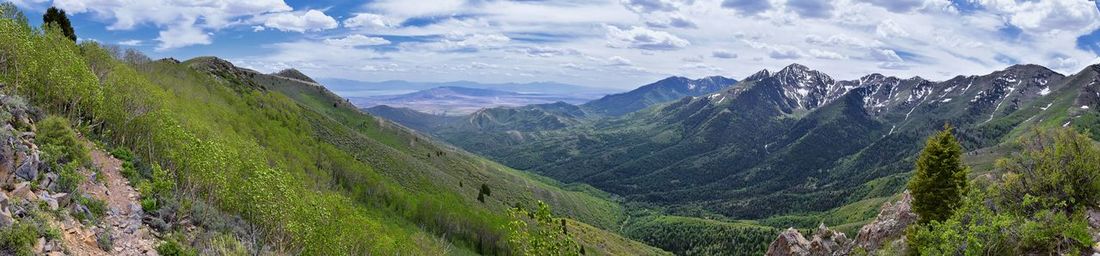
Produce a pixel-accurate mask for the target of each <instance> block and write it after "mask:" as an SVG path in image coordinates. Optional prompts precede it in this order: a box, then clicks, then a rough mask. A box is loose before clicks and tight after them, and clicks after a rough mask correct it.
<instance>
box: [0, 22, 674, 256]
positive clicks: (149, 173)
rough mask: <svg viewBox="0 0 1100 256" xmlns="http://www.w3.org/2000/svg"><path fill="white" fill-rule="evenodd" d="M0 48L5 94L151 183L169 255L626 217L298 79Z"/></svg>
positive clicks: (456, 248)
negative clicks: (539, 204) (528, 211)
mask: <svg viewBox="0 0 1100 256" xmlns="http://www.w3.org/2000/svg"><path fill="white" fill-rule="evenodd" d="M0 38H3V39H4V40H0V54H2V55H3V56H6V59H5V61H4V62H3V63H2V65H3V70H5V72H3V73H0V84H5V85H6V86H3V90H4V91H5V93H14V94H19V95H25V96H26V97H27V98H28V100H29V101H31V102H32V103H34V104H35V105H38V106H41V107H42V109H44V110H45V111H46V112H47V113H50V114H56V115H60V116H64V117H66V118H68V119H70V120H72V121H73V122H74V123H75V124H78V126H80V127H79V129H81V130H83V131H86V132H85V133H86V134H87V135H88V136H89V137H94V138H97V140H100V141H102V143H103V144H106V145H109V146H110V147H112V148H117V150H114V151H112V152H119V155H120V156H121V155H126V156H130V157H131V158H132V159H135V161H137V159H141V161H140V162H141V163H145V164H135V166H137V167H135V169H137V170H133V172H132V174H129V177H132V181H134V182H137V183H134V184H138V183H143V184H146V185H137V187H138V191H139V192H141V197H142V203H141V204H142V205H141V207H142V208H145V210H146V211H147V212H148V214H151V215H155V216H159V217H158V218H157V219H161V220H162V221H163V222H161V223H157V222H154V223H153V224H155V225H163V226H164V230H163V231H162V234H166V235H171V239H168V240H170V241H173V243H172V246H173V248H177V249H180V248H182V249H184V250H187V248H190V247H192V246H194V247H199V249H200V250H206V249H225V248H221V247H218V246H225V245H226V244H225V243H222V242H216V243H213V242H212V243H200V241H206V240H202V239H199V238H200V237H196V236H197V235H199V234H197V233H193V232H190V228H189V226H188V225H187V223H192V224H194V225H197V226H199V228H201V229H206V230H213V231H214V232H215V234H217V235H218V238H217V241H223V242H224V241H234V242H235V243H238V244H239V242H245V241H247V242H248V244H251V245H252V247H249V248H246V250H248V252H249V253H254V254H255V253H286V254H298V253H301V254H322V255H334V254H425V255H442V254H469V253H482V254H506V253H507V252H508V251H509V250H510V248H509V246H508V243H507V242H505V241H504V240H503V239H504V238H505V236H507V235H508V231H507V230H506V229H505V224H506V223H509V222H510V221H512V220H511V219H510V218H509V217H508V216H506V214H505V210H507V209H509V208H511V207H513V206H520V207H530V205H532V204H534V202H535V201H536V200H541V201H545V202H547V203H548V204H550V205H551V206H552V207H553V210H554V211H555V213H556V215H563V216H568V217H570V218H574V219H577V220H580V221H583V222H586V223H590V224H592V225H595V226H596V227H603V228H608V227H613V226H614V225H615V224H616V223H618V222H619V219H620V218H622V216H623V214H622V209H621V207H620V206H618V204H616V203H615V202H612V201H610V200H608V199H607V198H606V197H604V196H599V195H597V194H598V192H596V190H594V189H592V188H586V187H583V186H571V187H570V189H568V190H567V189H564V188H563V187H564V186H562V185H559V184H556V183H552V182H549V181H548V180H546V179H544V178H540V177H536V176H532V175H529V174H525V173H521V172H518V171H515V170H512V169H508V168H505V167H503V166H500V165H497V164H495V163H492V162H490V161H487V160H484V159H481V158H478V157H476V156H473V155H470V154H467V153H465V152H463V151H461V150H457V149H453V148H449V147H446V146H443V145H440V144H437V143H434V142H432V141H431V140H430V139H428V138H426V137H423V136H420V135H419V134H416V133H415V132H412V131H409V130H406V129H405V128H403V127H401V126H398V125H394V124H392V123H389V122H386V121H384V120H379V119H375V118H373V117H371V116H369V115H366V114H363V113H362V112H360V111H359V110H357V109H356V108H355V107H354V106H352V105H351V104H349V103H348V102H346V100H344V99H342V98H340V97H337V96H336V95H335V94H333V93H331V92H329V91H328V90H326V89H325V88H323V87H320V86H318V85H316V84H314V83H310V82H308V81H307V80H309V79H308V77H293V78H287V77H284V76H282V75H267V74H261V73H258V72H255V71H252V70H247V69H241V68H237V67H235V66H234V65H232V64H231V63H229V62H226V61H224V60H220V59H217V58H212V57H204V58H196V59H193V60H189V61H186V62H183V63H179V62H175V61H155V62H133V63H125V62H122V61H120V60H119V59H117V58H118V57H117V55H116V54H117V53H114V52H111V51H108V50H106V49H105V48H103V47H100V46H99V45H97V44H96V43H94V42H84V43H81V44H79V45H75V44H73V42H72V41H70V40H68V39H67V38H65V37H62V36H60V35H58V34H57V33H56V31H51V32H43V31H40V30H36V29H32V28H30V27H28V26H27V25H26V24H21V23H19V22H16V21H13V20H9V19H0ZM284 75H285V74H284ZM126 152H132V155H131V153H126ZM142 186H146V187H142ZM490 191H491V192H490ZM200 206H203V207H200ZM211 215H213V216H225V218H210V217H209V216H211ZM145 219H147V220H149V219H150V218H145ZM227 220H237V221H241V220H243V221H242V222H245V224H233V225H226V224H227V222H226V221H227ZM193 221H194V222H193ZM204 221H213V222H204ZM196 222H197V223H196ZM244 227H247V228H248V229H247V230H245V228H244ZM238 231H240V232H238ZM599 234H600V238H602V239H604V240H603V243H605V244H606V243H610V244H611V245H609V246H606V247H593V248H585V249H587V251H590V252H594V253H609V251H603V250H602V249H603V248H619V249H620V250H640V251H653V252H656V251H657V250H655V249H652V248H650V247H646V246H644V245H641V244H639V243H635V242H631V241H629V240H626V239H622V238H619V237H617V236H616V235H614V234H613V233H606V232H599ZM575 237H576V239H584V238H583V237H581V236H579V235H578V236H575ZM166 243H167V242H166ZM230 244H232V243H230ZM581 244H596V243H586V241H583V240H582V242H581ZM623 248H625V249H623Z"/></svg>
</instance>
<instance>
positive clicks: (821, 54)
mask: <svg viewBox="0 0 1100 256" xmlns="http://www.w3.org/2000/svg"><path fill="white" fill-rule="evenodd" d="M809 53H810V56H813V57H814V58H818V59H830V60H843V59H847V58H848V57H845V56H844V55H841V54H839V53H836V52H831V51H826V50H821V49H810V51H809Z"/></svg>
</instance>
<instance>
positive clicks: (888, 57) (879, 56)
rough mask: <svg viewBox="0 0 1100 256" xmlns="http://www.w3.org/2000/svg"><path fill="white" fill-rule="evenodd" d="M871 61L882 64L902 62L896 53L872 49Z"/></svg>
mask: <svg viewBox="0 0 1100 256" xmlns="http://www.w3.org/2000/svg"><path fill="white" fill-rule="evenodd" d="M871 59H873V60H876V61H882V62H902V61H904V60H903V59H902V58H901V56H898V53H897V52H895V51H894V50H890V49H873V50H871Z"/></svg>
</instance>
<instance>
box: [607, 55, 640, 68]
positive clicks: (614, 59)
mask: <svg viewBox="0 0 1100 256" xmlns="http://www.w3.org/2000/svg"><path fill="white" fill-rule="evenodd" d="M607 61H608V65H611V66H634V62H632V61H630V60H628V59H626V58H623V57H622V56H611V58H607Z"/></svg>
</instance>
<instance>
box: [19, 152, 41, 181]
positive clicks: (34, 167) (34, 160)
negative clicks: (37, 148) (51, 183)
mask: <svg viewBox="0 0 1100 256" xmlns="http://www.w3.org/2000/svg"><path fill="white" fill-rule="evenodd" d="M20 154H21V155H22V153H20ZM21 160H22V161H23V162H22V163H20V164H19V168H17V169H15V176H16V177H19V178H20V179H23V180H25V181H33V180H35V179H38V154H31V155H30V156H23V157H21Z"/></svg>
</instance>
